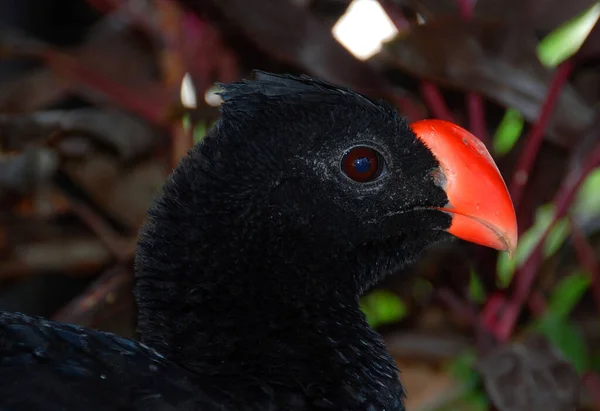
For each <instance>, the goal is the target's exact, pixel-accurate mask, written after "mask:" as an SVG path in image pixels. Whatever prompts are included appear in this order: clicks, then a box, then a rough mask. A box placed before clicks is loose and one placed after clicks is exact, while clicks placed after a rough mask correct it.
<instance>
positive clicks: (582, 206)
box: [572, 167, 600, 219]
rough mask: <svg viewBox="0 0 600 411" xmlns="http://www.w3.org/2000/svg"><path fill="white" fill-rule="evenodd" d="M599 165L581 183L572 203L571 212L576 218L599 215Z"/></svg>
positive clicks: (588, 217)
mask: <svg viewBox="0 0 600 411" xmlns="http://www.w3.org/2000/svg"><path fill="white" fill-rule="evenodd" d="M598 204H600V167H599V168H596V169H594V170H593V171H592V172H591V173H589V174H588V175H587V177H586V178H585V180H583V182H582V183H581V186H580V187H579V191H578V192H577V197H576V198H575V201H574V203H573V207H572V213H573V215H575V216H576V217H578V218H582V219H590V218H593V217H596V216H598V215H600V207H598Z"/></svg>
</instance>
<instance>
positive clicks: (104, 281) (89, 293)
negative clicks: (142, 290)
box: [52, 264, 133, 326]
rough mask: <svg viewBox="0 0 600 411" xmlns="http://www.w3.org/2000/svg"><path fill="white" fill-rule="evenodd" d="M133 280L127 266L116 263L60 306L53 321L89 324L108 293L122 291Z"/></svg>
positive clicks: (104, 301) (103, 303) (105, 301)
mask: <svg viewBox="0 0 600 411" xmlns="http://www.w3.org/2000/svg"><path fill="white" fill-rule="evenodd" d="M132 280H133V275H132V274H131V269H130V268H129V267H128V266H125V265H121V264H117V265H115V266H113V267H111V268H109V269H107V270H106V271H105V272H104V273H102V274H101V275H100V276H99V277H98V278H97V279H96V280H95V281H94V282H93V283H92V284H91V285H89V286H88V287H87V289H86V290H85V291H84V292H83V293H82V294H80V295H79V296H78V297H75V298H74V299H73V300H71V301H70V302H69V303H67V304H66V305H65V306H63V307H62V308H60V309H59V310H58V311H57V312H56V313H54V315H53V316H52V319H53V320H54V321H60V322H66V323H70V324H78V325H82V326H90V325H91V324H92V322H93V319H94V316H96V315H97V314H98V312H99V311H100V310H101V309H102V307H103V305H105V304H106V303H109V301H107V299H108V297H109V295H110V294H113V295H114V294H119V293H122V292H123V290H125V289H126V288H127V287H128V286H130V284H131V282H132Z"/></svg>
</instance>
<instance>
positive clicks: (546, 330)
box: [535, 314, 592, 373]
mask: <svg viewBox="0 0 600 411" xmlns="http://www.w3.org/2000/svg"><path fill="white" fill-rule="evenodd" d="M535 329H537V331H538V332H540V333H541V334H543V335H545V336H546V337H547V338H548V340H550V341H551V342H552V344H553V345H554V346H555V347H556V348H558V349H559V350H560V351H561V352H562V354H563V355H564V356H565V358H566V359H567V360H568V361H569V362H570V363H571V364H572V365H573V367H575V369H576V370H577V372H578V373H583V372H585V371H587V370H589V369H590V367H591V365H592V362H591V357H590V353H589V349H588V347H587V345H586V343H585V340H584V339H583V337H582V335H581V332H580V331H579V329H578V328H577V327H575V326H574V325H573V323H572V322H571V321H569V320H568V319H567V318H565V317H559V316H555V315H552V314H547V315H545V316H544V317H543V318H542V319H541V320H539V321H538V323H537V324H536V326H535Z"/></svg>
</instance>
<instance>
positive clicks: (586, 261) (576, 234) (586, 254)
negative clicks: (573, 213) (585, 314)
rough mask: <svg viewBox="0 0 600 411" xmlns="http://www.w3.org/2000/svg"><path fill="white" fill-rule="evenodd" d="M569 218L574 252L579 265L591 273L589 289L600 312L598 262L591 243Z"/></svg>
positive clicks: (599, 271) (599, 267) (599, 265)
mask: <svg viewBox="0 0 600 411" xmlns="http://www.w3.org/2000/svg"><path fill="white" fill-rule="evenodd" d="M570 220H571V238H572V239H573V246H574V248H575V253H576V254H577V258H578V260H579V263H580V264H581V266H582V267H583V268H584V269H585V270H586V271H587V272H588V273H589V274H590V275H591V277H592V284H591V291H592V295H593V296H594V302H595V303H596V308H597V309H598V313H600V264H598V260H597V259H596V253H595V251H594V248H593V247H592V245H591V244H590V243H589V242H588V240H587V238H586V237H585V234H584V233H583V232H582V231H581V229H580V228H579V226H578V225H577V224H576V223H575V221H573V219H570Z"/></svg>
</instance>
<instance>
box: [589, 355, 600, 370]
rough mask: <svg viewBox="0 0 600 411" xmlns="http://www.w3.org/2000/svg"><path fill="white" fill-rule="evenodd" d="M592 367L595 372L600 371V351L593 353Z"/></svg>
mask: <svg viewBox="0 0 600 411" xmlns="http://www.w3.org/2000/svg"><path fill="white" fill-rule="evenodd" d="M590 368H591V369H592V370H593V371H595V372H600V352H596V353H594V354H593V355H592V358H591V360H590Z"/></svg>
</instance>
